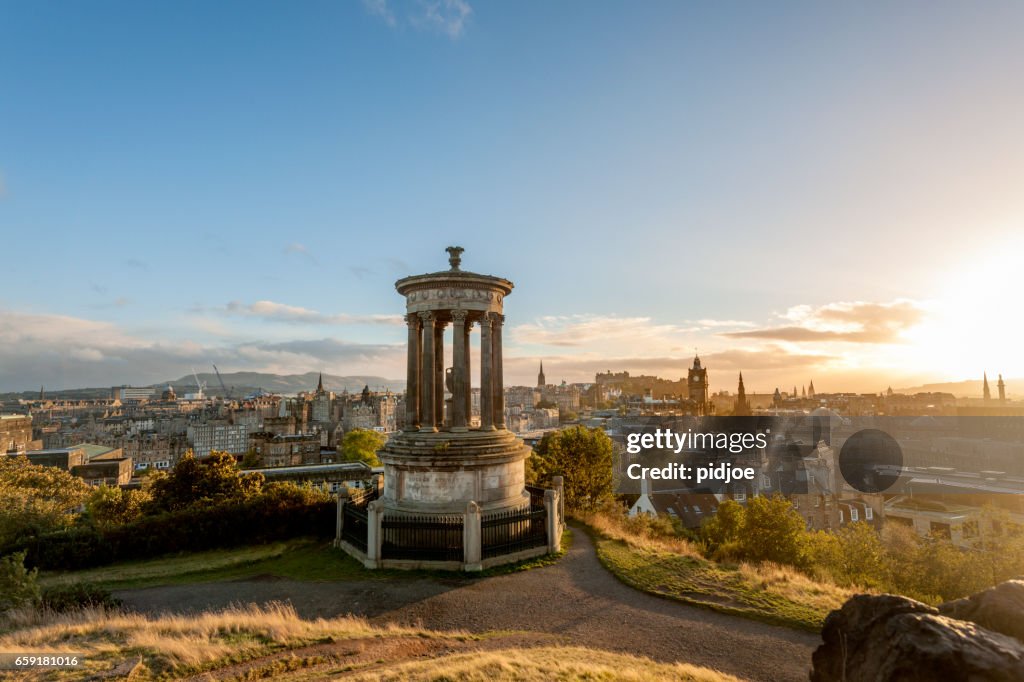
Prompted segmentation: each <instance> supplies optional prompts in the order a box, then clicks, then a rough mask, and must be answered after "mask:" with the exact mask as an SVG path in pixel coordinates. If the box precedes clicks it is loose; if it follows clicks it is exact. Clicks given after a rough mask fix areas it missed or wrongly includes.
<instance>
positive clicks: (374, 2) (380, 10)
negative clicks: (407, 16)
mask: <svg viewBox="0 0 1024 682" xmlns="http://www.w3.org/2000/svg"><path fill="white" fill-rule="evenodd" d="M363 7H365V8H366V11H367V12H369V13H370V14H371V15H373V16H375V17H379V18H380V19H381V20H382V21H383V22H384V23H385V24H387V25H388V26H392V27H394V26H396V25H397V24H398V21H397V20H396V19H395V13H394V11H393V10H392V9H391V7H390V6H389V5H388V0H363Z"/></svg>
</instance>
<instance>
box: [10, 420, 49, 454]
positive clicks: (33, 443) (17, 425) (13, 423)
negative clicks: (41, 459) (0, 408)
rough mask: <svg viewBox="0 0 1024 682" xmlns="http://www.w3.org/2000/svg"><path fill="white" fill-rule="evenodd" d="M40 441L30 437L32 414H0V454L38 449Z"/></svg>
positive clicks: (40, 444)
mask: <svg viewBox="0 0 1024 682" xmlns="http://www.w3.org/2000/svg"><path fill="white" fill-rule="evenodd" d="M41 447H42V441H41V440H36V439H35V438H33V437H32V416H31V415H27V414H0V454H5V453H24V452H27V451H28V450H38V449H39V448H41Z"/></svg>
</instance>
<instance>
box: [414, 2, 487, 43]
mask: <svg viewBox="0 0 1024 682" xmlns="http://www.w3.org/2000/svg"><path fill="white" fill-rule="evenodd" d="M419 5H420V8H421V11H420V12H419V13H418V14H414V15H413V16H412V21H413V23H414V24H416V23H418V24H419V25H421V26H424V27H426V28H428V29H432V30H435V31H438V32H439V33H443V34H444V35H447V36H448V37H449V38H451V39H453V40H454V39H456V38H459V37H460V36H461V35H462V33H463V31H465V30H466V23H467V22H468V21H469V17H470V15H472V14H473V8H472V7H470V6H469V3H468V2H466V1H465V0H420V2H419Z"/></svg>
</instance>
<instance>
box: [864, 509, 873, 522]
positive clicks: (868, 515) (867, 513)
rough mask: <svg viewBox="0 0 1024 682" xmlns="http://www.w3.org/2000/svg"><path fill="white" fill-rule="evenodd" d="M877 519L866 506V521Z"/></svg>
mask: <svg viewBox="0 0 1024 682" xmlns="http://www.w3.org/2000/svg"><path fill="white" fill-rule="evenodd" d="M874 518H875V512H874V510H873V509H871V507H869V506H868V505H864V520H865V521H873V520H874Z"/></svg>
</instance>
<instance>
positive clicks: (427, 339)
mask: <svg viewBox="0 0 1024 682" xmlns="http://www.w3.org/2000/svg"><path fill="white" fill-rule="evenodd" d="M419 317H420V320H421V321H422V323H423V345H422V347H421V350H420V358H421V359H422V361H423V363H422V367H421V369H420V381H419V388H420V431H437V426H436V423H435V421H434V415H435V412H434V313H430V312H427V313H419Z"/></svg>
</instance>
